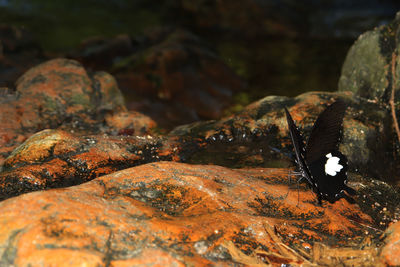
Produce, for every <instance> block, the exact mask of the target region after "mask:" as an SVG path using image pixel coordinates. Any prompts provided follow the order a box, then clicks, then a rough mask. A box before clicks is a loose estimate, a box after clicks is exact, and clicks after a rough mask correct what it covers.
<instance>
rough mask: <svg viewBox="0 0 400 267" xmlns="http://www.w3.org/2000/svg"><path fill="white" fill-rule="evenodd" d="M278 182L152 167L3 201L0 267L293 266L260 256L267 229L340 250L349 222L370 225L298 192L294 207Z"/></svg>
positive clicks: (248, 174)
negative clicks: (335, 245)
mask: <svg viewBox="0 0 400 267" xmlns="http://www.w3.org/2000/svg"><path fill="white" fill-rule="evenodd" d="M286 175H287V170H282V169H263V168H258V169H248V170H246V169H241V170H232V169H228V168H224V167H219V166H207V165H188V164H183V163H173V162H158V163H150V164H145V165H141V166H138V167H135V168H130V169H125V170H122V171H119V172H115V173H113V174H110V175H107V176H103V177H100V178H97V179H94V180H92V181H90V182H87V183H85V184H82V185H79V186H73V187H69V188H63V189H52V190H48V191H40V192H33V193H29V194H24V195H21V196H18V197H15V198H11V199H7V200H5V201H2V202H0V210H1V211H2V212H1V213H0V254H1V255H2V256H1V257H0V263H1V264H3V265H16V266H27V265H30V264H31V265H35V264H38V263H40V264H42V265H45V266H49V265H54V266H71V265H81V264H85V265H87V266H96V265H98V264H103V265H112V266H130V265H136V264H150V265H152V266H171V265H177V266H185V265H195V266H203V265H207V264H214V265H215V264H220V265H227V266H233V265H235V264H236V265H237V264H238V263H239V262H242V263H244V262H260V259H261V258H262V259H264V261H266V260H269V261H273V260H275V263H279V262H280V263H284V262H285V263H296V264H299V263H301V260H299V259H296V260H294V259H290V258H288V257H287V256H285V255H280V257H271V258H270V259H269V258H268V257H269V256H268V253H269V252H271V251H275V253H279V251H280V250H278V249H277V246H276V242H277V241H276V237H271V231H270V230H268V229H269V228H270V227H275V229H276V232H280V236H281V238H282V240H287V242H289V243H290V244H296V242H295V241H296V240H297V241H298V242H299V243H300V244H302V243H304V242H305V241H304V240H307V242H313V241H315V240H321V241H323V242H328V240H342V241H343V242H345V240H346V239H347V238H352V239H355V238H357V233H359V232H361V230H362V229H360V228H359V226H358V225H354V224H352V223H351V222H350V221H349V220H348V219H347V218H348V217H352V216H354V217H358V218H360V219H362V220H364V221H366V222H370V221H371V219H370V218H369V217H368V216H367V215H365V214H363V213H362V212H361V211H360V209H359V208H358V206H357V205H354V204H353V205H352V204H349V203H347V202H346V201H345V200H343V199H342V200H340V201H338V202H336V203H335V204H329V203H327V204H326V206H325V207H316V206H314V205H313V204H312V203H313V202H314V203H315V197H314V196H313V194H312V192H311V191H310V190H306V191H303V190H301V191H300V192H299V194H300V195H299V200H298V195H297V192H296V190H290V191H289V189H288V187H287V185H286V179H287V178H286ZM287 193H289V194H287ZM284 228H285V229H286V230H285V231H283V229H284ZM305 230H307V231H305ZM226 241H230V242H233V245H234V246H233V247H232V246H228V245H227V243H226ZM235 248H236V249H238V251H236V249H235ZM257 251H258V252H257ZM243 253H244V254H243ZM252 253H255V254H256V255H259V256H258V257H259V258H258V260H257V257H256V256H254V257H256V258H253V256H251V255H253V254H252ZM255 254H254V255H255ZM246 255H247V256H246ZM261 255H262V256H261ZM277 255H278V254H277ZM276 261H277V262H276ZM1 264H0V265H1Z"/></svg>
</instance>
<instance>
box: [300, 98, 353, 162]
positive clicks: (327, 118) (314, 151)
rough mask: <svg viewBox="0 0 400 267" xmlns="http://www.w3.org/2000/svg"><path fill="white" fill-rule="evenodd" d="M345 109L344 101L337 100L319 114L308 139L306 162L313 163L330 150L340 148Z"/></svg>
mask: <svg viewBox="0 0 400 267" xmlns="http://www.w3.org/2000/svg"><path fill="white" fill-rule="evenodd" d="M345 111H346V104H345V103H344V101H343V100H337V101H336V102H334V103H333V104H331V105H330V106H328V107H327V108H326V109H325V110H324V111H323V112H322V113H321V114H320V115H319V116H318V119H317V120H316V121H315V123H314V127H313V129H312V131H311V134H310V137H309V138H308V141H307V146H306V152H305V159H306V162H308V163H312V162H314V161H316V160H317V159H319V158H320V157H322V156H325V155H326V154H328V153H329V152H332V151H337V150H338V144H339V141H340V137H341V134H342V129H343V125H342V124H343V118H344V113H345Z"/></svg>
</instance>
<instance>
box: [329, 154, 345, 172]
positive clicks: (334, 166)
mask: <svg viewBox="0 0 400 267" xmlns="http://www.w3.org/2000/svg"><path fill="white" fill-rule="evenodd" d="M326 157H327V158H328V160H327V161H326V163H325V173H326V174H328V175H330V176H335V175H336V174H337V173H338V172H340V170H341V169H342V168H343V166H342V165H340V164H339V161H340V159H339V158H338V157H333V156H332V154H331V153H329V154H326Z"/></svg>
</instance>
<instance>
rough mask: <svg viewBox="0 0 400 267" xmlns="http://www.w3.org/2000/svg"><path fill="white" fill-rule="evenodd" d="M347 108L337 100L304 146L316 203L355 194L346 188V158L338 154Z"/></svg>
mask: <svg viewBox="0 0 400 267" xmlns="http://www.w3.org/2000/svg"><path fill="white" fill-rule="evenodd" d="M345 111H346V104H345V103H344V102H343V100H337V101H336V102H334V103H333V104H331V105H330V106H328V107H327V108H326V109H325V110H324V111H323V112H322V113H321V114H320V115H319V116H318V119H317V120H316V122H315V123H314V127H313V129H312V131H311V134H310V137H309V139H308V142H307V146H306V152H305V158H306V162H307V164H308V167H309V170H310V173H311V175H312V177H313V179H314V181H315V182H316V187H317V191H318V199H319V200H321V199H326V200H328V201H329V202H331V203H333V202H335V201H336V200H338V199H339V198H341V197H343V196H344V195H343V192H344V191H346V192H347V193H349V194H355V191H354V190H353V189H352V188H350V187H348V186H347V185H346V182H347V169H348V162H347V157H346V156H345V155H343V154H342V153H340V152H339V151H338V144H339V141H340V137H341V134H342V130H343V118H344V114H345Z"/></svg>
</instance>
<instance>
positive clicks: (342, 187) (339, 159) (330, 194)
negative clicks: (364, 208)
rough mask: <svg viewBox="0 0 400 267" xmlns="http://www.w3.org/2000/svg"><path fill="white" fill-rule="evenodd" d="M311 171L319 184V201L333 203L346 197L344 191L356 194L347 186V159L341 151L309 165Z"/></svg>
mask: <svg viewBox="0 0 400 267" xmlns="http://www.w3.org/2000/svg"><path fill="white" fill-rule="evenodd" d="M332 160H333V162H332ZM332 163H333V164H332ZM332 166H333V167H332ZM309 169H310V172H311V173H312V175H313V177H314V179H315V181H316V183H317V189H318V194H319V195H318V198H319V199H325V200H328V201H329V202H331V203H333V202H335V201H336V200H338V199H339V198H341V197H343V196H344V195H343V192H344V191H346V192H348V193H350V194H354V190H353V189H351V188H350V187H348V186H347V185H346V181H347V169H348V165H347V158H346V156H345V155H343V154H342V153H340V152H339V151H331V152H330V153H328V154H326V155H324V156H322V157H320V158H319V159H317V160H316V161H314V162H312V163H311V164H309Z"/></svg>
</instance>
